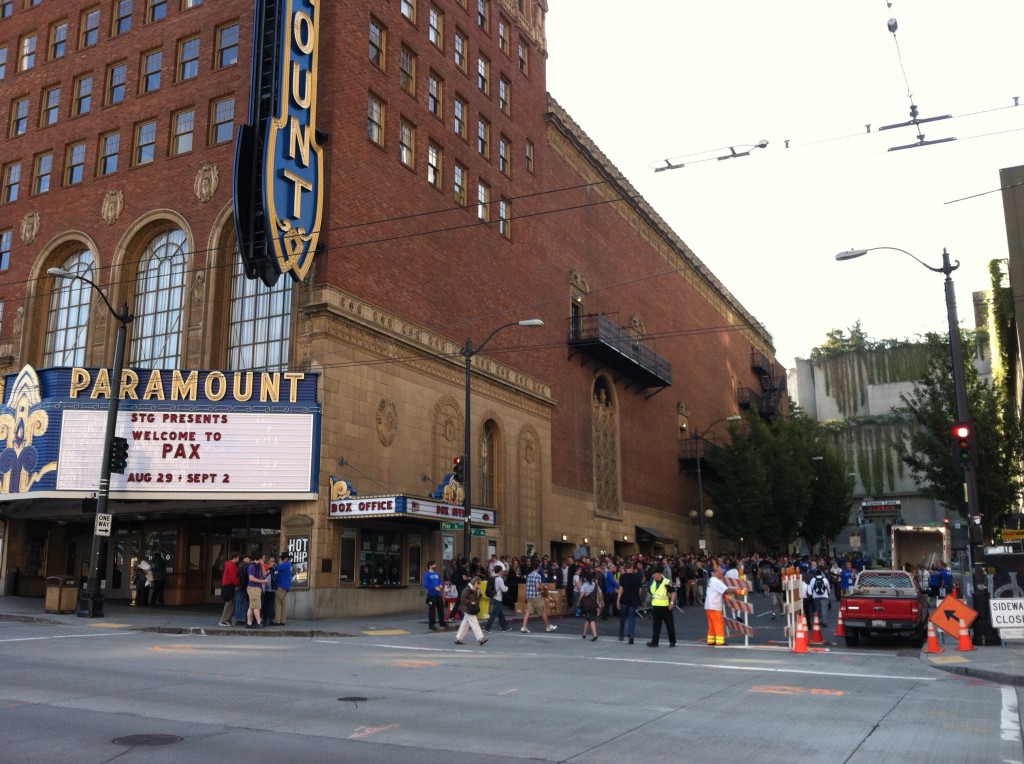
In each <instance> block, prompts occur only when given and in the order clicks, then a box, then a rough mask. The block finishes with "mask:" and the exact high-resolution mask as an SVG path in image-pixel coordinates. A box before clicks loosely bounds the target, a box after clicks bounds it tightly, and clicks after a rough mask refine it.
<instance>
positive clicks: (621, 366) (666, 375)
mask: <svg viewBox="0 0 1024 764" xmlns="http://www.w3.org/2000/svg"><path fill="white" fill-rule="evenodd" d="M577 353H581V354H583V360H582V363H583V364H586V363H587V362H588V361H590V362H593V364H594V368H595V370H601V369H604V368H607V369H609V370H611V372H612V375H613V378H614V380H615V382H616V384H618V383H619V382H620V381H622V382H624V384H625V387H626V389H627V390H628V389H630V388H631V387H632V388H634V389H635V391H636V394H638V395H639V394H640V393H646V395H645V397H646V398H650V397H651V396H653V395H656V394H657V393H660V392H661V391H662V390H664V389H665V388H666V387H670V386H671V385H672V364H670V363H669V362H668V361H667V360H666V359H664V358H662V357H661V356H660V355H658V354H657V353H655V352H654V351H653V350H651V349H650V348H649V347H647V346H646V345H644V343H643V342H641V341H640V340H639V339H638V338H637V337H635V336H634V335H632V334H630V332H629V331H627V330H626V329H623V328H622V327H620V326H616V325H615V324H614V323H613V322H612V321H611V320H610V319H609V318H607V317H606V316H604V315H603V314H600V313H590V314H586V315H583V314H580V315H574V316H572V317H571V318H570V319H569V358H572V357H573V356H575V355H576V354H577ZM647 391H653V392H647Z"/></svg>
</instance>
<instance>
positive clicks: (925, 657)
mask: <svg viewBox="0 0 1024 764" xmlns="http://www.w3.org/2000/svg"><path fill="white" fill-rule="evenodd" d="M929 655H930V654H929V653H925V652H924V651H922V652H921V654H920V655H919V656H918V659H919V660H920V661H921V662H922V663H924V664H925V665H926V666H928V667H929V668H933V669H937V670H939V671H945V672H946V673H947V674H956V675H958V676H964V677H968V678H970V679H982V680H984V681H986V682H993V683H995V684H1005V685H1011V686H1015V687H1024V675H1021V674H1007V673H1003V672H1001V671H993V670H991V669H983V668H976V667H972V666H970V665H969V664H967V663H958V664H942V663H933V662H932V661H931V660H930V659H929ZM964 660H965V661H969V660H970V659H969V658H965V659H964Z"/></svg>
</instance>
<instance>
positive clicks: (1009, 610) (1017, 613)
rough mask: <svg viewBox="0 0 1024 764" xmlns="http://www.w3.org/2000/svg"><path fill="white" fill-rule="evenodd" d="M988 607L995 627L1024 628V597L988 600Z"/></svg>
mask: <svg viewBox="0 0 1024 764" xmlns="http://www.w3.org/2000/svg"><path fill="white" fill-rule="evenodd" d="M988 607H989V610H990V612H991V613H992V626H993V628H996V629H1021V628H1024V599H1005V600H1004V599H998V600H996V599H993V600H989V601H988Z"/></svg>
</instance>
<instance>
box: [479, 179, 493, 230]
mask: <svg viewBox="0 0 1024 764" xmlns="http://www.w3.org/2000/svg"><path fill="white" fill-rule="evenodd" d="M490 202H491V187H490V186H488V185H487V184H486V183H484V182H483V181H482V180H481V181H479V182H477V184H476V219H477V220H479V221H480V222H482V223H486V222H487V221H488V220H489V219H490V210H489V209H488V208H489V206H490Z"/></svg>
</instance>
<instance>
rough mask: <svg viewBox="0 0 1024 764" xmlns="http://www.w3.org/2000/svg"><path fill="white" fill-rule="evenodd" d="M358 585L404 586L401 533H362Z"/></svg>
mask: <svg viewBox="0 0 1024 764" xmlns="http://www.w3.org/2000/svg"><path fill="white" fill-rule="evenodd" d="M359 585H360V586H378V587H386V586H403V585H404V584H403V581H402V534H401V533H391V532H386V531H363V533H362V538H361V540H360V544H359Z"/></svg>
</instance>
